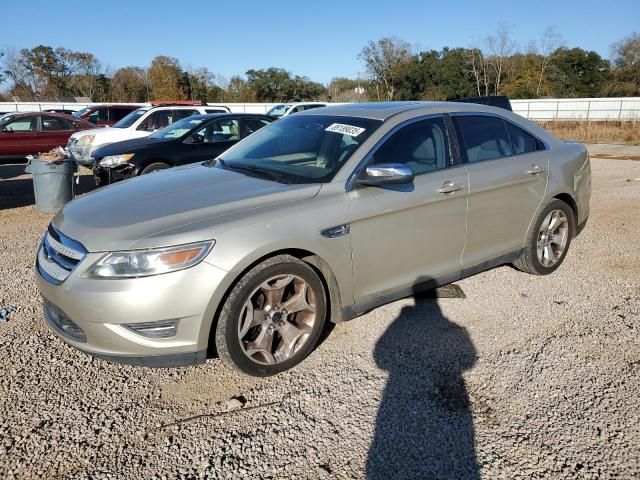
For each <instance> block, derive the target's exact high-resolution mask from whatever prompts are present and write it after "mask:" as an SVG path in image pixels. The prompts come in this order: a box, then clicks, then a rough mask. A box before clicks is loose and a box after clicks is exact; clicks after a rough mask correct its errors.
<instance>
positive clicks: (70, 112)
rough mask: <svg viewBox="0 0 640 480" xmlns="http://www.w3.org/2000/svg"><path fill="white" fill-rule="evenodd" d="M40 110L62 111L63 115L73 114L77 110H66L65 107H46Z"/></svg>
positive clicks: (49, 111)
mask: <svg viewBox="0 0 640 480" xmlns="http://www.w3.org/2000/svg"><path fill="white" fill-rule="evenodd" d="M42 111H43V112H48V113H63V114H65V115H73V114H74V113H76V111H77V110H68V109H66V108H47V109H45V110H42ZM92 123H93V122H92Z"/></svg>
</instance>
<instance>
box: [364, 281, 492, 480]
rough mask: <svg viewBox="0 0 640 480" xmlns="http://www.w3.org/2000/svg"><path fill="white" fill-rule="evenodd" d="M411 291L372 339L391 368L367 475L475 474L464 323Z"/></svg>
mask: <svg viewBox="0 0 640 480" xmlns="http://www.w3.org/2000/svg"><path fill="white" fill-rule="evenodd" d="M414 291H416V293H415V294H414V297H415V306H408V307H404V308H403V309H402V311H401V313H400V315H399V316H398V318H397V319H396V320H394V322H393V323H392V324H391V326H390V327H389V328H388V329H387V331H386V332H385V333H384V334H383V336H382V337H381V338H380V340H378V343H377V344H376V347H375V351H374V357H375V360H376V363H377V365H378V366H379V367H380V368H383V369H385V370H387V371H388V372H389V380H388V381H387V385H386V387H385V391H384V394H383V397H382V402H381V404H380V408H379V410H378V417H377V419H376V431H375V435H374V439H373V442H372V444H371V447H370V449H369V455H368V459H367V478H368V479H369V480H372V479H376V480H377V479H397V478H438V479H443V478H451V479H479V478H480V472H479V465H478V464H477V462H476V455H475V447H474V427H473V418H472V415H471V409H470V404H469V397H468V395H467V390H466V387H465V384H464V380H463V378H462V373H463V372H464V371H465V370H467V369H469V368H471V367H472V366H473V365H474V363H475V361H476V350H475V347H474V346H473V343H472V342H471V339H470V338H469V335H468V333H467V331H466V329H465V328H463V327H460V326H458V325H456V324H455V323H453V322H451V321H449V320H448V319H447V318H446V317H445V316H444V315H443V314H442V312H441V310H440V307H439V306H438V301H437V300H436V299H434V298H433V297H434V295H433V292H426V293H418V289H417V288H416V289H414Z"/></svg>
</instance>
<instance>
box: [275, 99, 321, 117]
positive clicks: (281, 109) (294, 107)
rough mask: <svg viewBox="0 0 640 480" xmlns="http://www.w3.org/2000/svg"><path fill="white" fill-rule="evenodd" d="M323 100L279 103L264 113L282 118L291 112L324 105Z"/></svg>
mask: <svg viewBox="0 0 640 480" xmlns="http://www.w3.org/2000/svg"><path fill="white" fill-rule="evenodd" d="M326 106H327V104H326V103H323V102H298V103H281V104H279V105H276V106H274V107H273V108H271V109H270V110H269V111H268V112H267V113H266V114H267V115H269V116H270V117H274V118H282V117H286V116H287V115H291V114H293V113H298V112H304V111H305V110H312V109H314V108H320V107H326Z"/></svg>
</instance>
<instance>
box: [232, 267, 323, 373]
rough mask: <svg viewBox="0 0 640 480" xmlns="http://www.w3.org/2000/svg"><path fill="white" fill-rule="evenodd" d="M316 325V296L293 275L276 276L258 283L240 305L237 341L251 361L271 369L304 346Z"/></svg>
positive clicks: (303, 282) (301, 280)
mask: <svg viewBox="0 0 640 480" xmlns="http://www.w3.org/2000/svg"><path fill="white" fill-rule="evenodd" d="M316 321H317V315H316V296H315V293H314V291H313V289H312V288H311V287H310V286H309V284H308V283H307V282H306V281H305V280H304V279H303V278H301V277H299V276H297V275H288V274H284V275H282V274H281V275H276V276H273V277H271V278H269V279H268V280H266V281H265V282H263V283H261V284H260V286H259V287H258V288H256V289H255V290H254V291H253V292H252V293H251V295H249V297H248V298H247V300H246V302H245V303H244V306H243V307H242V310H241V312H240V321H239V322H238V339H239V340H240V345H241V346H242V350H243V352H244V354H245V355H246V356H247V357H249V358H250V359H251V360H252V361H254V362H256V363H260V364H263V365H274V364H277V363H282V362H284V361H286V360H288V359H289V358H291V357H292V356H293V355H294V354H295V353H296V352H298V351H299V350H300V348H302V346H303V345H305V343H306V342H307V341H308V340H309V337H310V335H311V332H312V330H313V326H314V325H315V322H316Z"/></svg>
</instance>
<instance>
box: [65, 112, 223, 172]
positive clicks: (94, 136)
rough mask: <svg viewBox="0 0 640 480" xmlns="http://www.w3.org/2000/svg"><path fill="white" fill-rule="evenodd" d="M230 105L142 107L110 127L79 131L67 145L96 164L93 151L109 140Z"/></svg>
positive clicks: (82, 161) (139, 134)
mask: <svg viewBox="0 0 640 480" xmlns="http://www.w3.org/2000/svg"><path fill="white" fill-rule="evenodd" d="M228 112H229V109H228V108H227V107H217V106H216V107H210V106H208V105H193V106H190V105H170V104H162V105H159V106H150V107H141V108H138V109H136V110H134V111H133V112H131V113H130V114H129V115H127V116H126V117H124V118H123V119H122V120H120V121H119V122H117V123H116V124H114V125H113V126H111V127H110V128H97V129H95V130H92V131H90V132H78V133H76V134H74V135H72V136H71V138H69V143H68V145H67V148H68V149H69V153H70V154H71V156H72V157H73V158H74V159H75V160H76V161H77V162H78V163H79V164H81V165H86V166H90V165H92V164H93V158H92V157H91V153H92V152H93V151H94V150H96V149H98V148H100V147H102V146H104V145H108V144H110V143H114V142H121V141H123V140H129V139H132V138H141V137H148V136H149V135H151V134H152V133H153V132H155V131H157V130H160V129H161V128H164V127H166V126H167V125H171V124H172V123H173V122H175V121H178V120H182V119H183V118H186V117H190V116H191V115H204V114H207V113H228Z"/></svg>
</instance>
